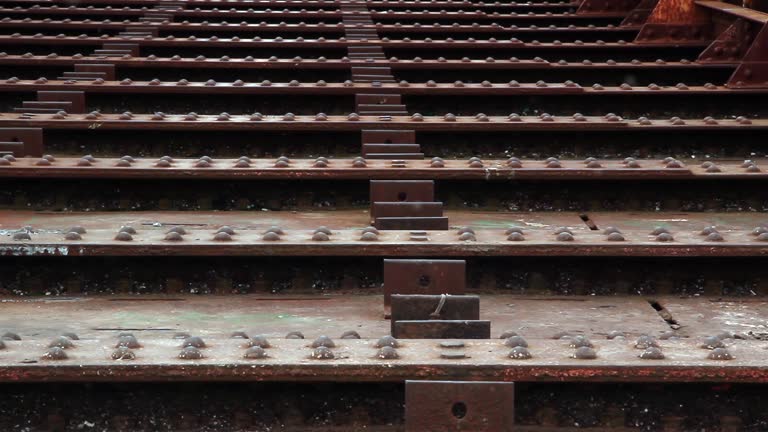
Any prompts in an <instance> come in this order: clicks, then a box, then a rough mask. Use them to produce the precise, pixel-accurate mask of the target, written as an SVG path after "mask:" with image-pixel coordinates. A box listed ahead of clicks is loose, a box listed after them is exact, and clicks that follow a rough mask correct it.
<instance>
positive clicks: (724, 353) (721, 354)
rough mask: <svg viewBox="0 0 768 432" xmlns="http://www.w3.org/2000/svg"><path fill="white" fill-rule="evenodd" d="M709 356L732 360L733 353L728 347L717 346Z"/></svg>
mask: <svg viewBox="0 0 768 432" xmlns="http://www.w3.org/2000/svg"><path fill="white" fill-rule="evenodd" d="M707 358H708V359H710V360H732V359H733V355H732V354H731V353H730V352H729V351H728V350H727V349H726V348H715V349H713V350H712V352H710V353H709V355H708V356H707Z"/></svg>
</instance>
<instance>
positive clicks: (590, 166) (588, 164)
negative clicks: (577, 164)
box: [586, 161, 603, 168]
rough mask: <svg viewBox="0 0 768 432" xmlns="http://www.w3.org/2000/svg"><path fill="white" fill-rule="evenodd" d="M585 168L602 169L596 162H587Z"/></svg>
mask: <svg viewBox="0 0 768 432" xmlns="http://www.w3.org/2000/svg"><path fill="white" fill-rule="evenodd" d="M586 167H587V168H602V167H603V166H602V165H601V164H600V162H598V161H589V162H587V164H586Z"/></svg>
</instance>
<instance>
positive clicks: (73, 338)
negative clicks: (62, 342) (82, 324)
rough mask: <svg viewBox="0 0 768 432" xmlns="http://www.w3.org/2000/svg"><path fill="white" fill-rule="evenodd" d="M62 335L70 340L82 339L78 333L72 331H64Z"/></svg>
mask: <svg viewBox="0 0 768 432" xmlns="http://www.w3.org/2000/svg"><path fill="white" fill-rule="evenodd" d="M61 335H62V336H64V337H65V338H67V339H69V340H80V338H79V337H77V335H76V334H74V333H72V332H64V333H62V334H61Z"/></svg>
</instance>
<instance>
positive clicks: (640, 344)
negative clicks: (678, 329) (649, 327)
mask: <svg viewBox="0 0 768 432" xmlns="http://www.w3.org/2000/svg"><path fill="white" fill-rule="evenodd" d="M658 346H659V343H658V342H656V338H655V337H653V336H648V335H642V336H640V337H639V338H637V340H636V341H635V348H638V349H646V348H649V347H658Z"/></svg>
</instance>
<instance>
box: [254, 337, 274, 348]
mask: <svg viewBox="0 0 768 432" xmlns="http://www.w3.org/2000/svg"><path fill="white" fill-rule="evenodd" d="M248 346H250V347H260V348H270V347H271V346H272V345H271V344H270V343H269V341H268V340H267V337H266V336H264V335H256V336H254V337H252V338H251V339H250V340H249V341H248Z"/></svg>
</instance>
